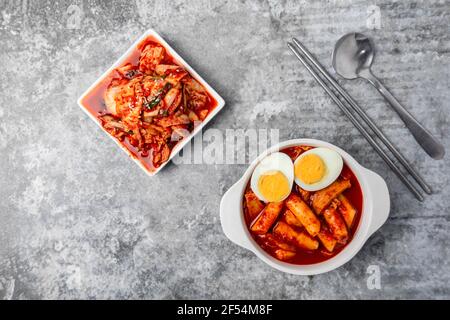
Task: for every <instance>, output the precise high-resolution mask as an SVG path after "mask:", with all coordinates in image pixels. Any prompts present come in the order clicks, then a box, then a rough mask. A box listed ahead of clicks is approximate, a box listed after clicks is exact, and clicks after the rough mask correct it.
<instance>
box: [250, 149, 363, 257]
mask: <svg viewBox="0 0 450 320" xmlns="http://www.w3.org/2000/svg"><path fill="white" fill-rule="evenodd" d="M302 147H303V146H302ZM308 149H312V148H311V147H309V146H306V148H305V150H303V151H301V152H300V153H299V152H298V148H296V147H289V148H285V149H282V150H280V152H283V153H286V154H287V155H288V156H290V157H291V158H292V159H293V161H294V160H295V159H296V158H297V157H298V156H299V155H300V154H301V153H303V152H304V151H306V150H308ZM339 178H344V179H348V180H350V183H351V187H350V188H348V189H347V190H345V191H344V192H343V195H345V196H346V197H347V199H348V200H349V201H350V202H351V204H352V205H353V207H354V208H355V209H356V211H357V212H356V215H355V217H354V219H353V223H352V227H351V228H350V229H349V230H348V235H349V237H348V241H347V243H346V244H339V243H337V244H336V247H335V248H334V250H333V252H329V251H327V250H326V249H325V248H324V247H323V245H322V243H320V241H319V244H320V245H319V249H317V250H313V251H308V250H304V249H298V250H297V251H296V255H295V256H294V257H293V258H292V259H290V260H288V261H284V262H287V263H292V264H297V265H307V264H314V263H319V262H322V261H325V260H328V259H330V258H332V257H334V256H336V255H337V254H338V253H339V252H341V251H342V250H343V249H344V248H345V247H346V246H347V245H348V244H349V243H350V242H351V240H352V239H353V237H354V235H355V232H356V230H357V229H358V226H359V222H360V220H361V212H362V210H363V195H362V190H361V186H360V184H359V182H358V180H357V179H356V176H355V174H354V173H353V172H352V171H351V170H350V168H349V167H348V166H347V164H345V163H344V167H343V168H342V172H341V175H340V176H339ZM249 190H251V188H250V181H249V182H248V184H247V187H246V190H245V192H247V191H249ZM291 193H294V194H296V195H298V196H299V197H301V195H300V194H299V193H298V191H297V187H296V184H295V182H294V185H293V187H292V191H291ZM243 208H244V217H245V221H246V224H247V228H248V229H249V232H250V234H251V235H252V237H253V239H254V240H255V241H256V243H258V245H259V246H260V247H261V248H262V249H263V250H264V251H266V252H267V253H269V254H270V255H271V256H272V257H274V258H275V259H277V257H276V256H275V254H274V251H275V249H274V248H273V247H269V246H265V245H264V242H263V241H262V240H261V239H260V238H258V236H257V235H254V234H253V233H252V232H251V230H250V225H251V223H252V222H253V221H250V220H249V217H248V214H247V208H246V205H245V199H244V200H243ZM283 211H284V210H282V211H281V213H280V215H279V217H278V220H279V219H280V218H281V216H282V213H283ZM318 218H319V220H321V221H320V222H321V223H325V222H324V221H323V220H322V217H320V216H318ZM278 220H277V221H278ZM276 223H277V222H275V223H274V224H273V226H275V225H276ZM291 227H292V226H291ZM293 228H294V229H297V230H300V229H299V228H296V227H293ZM271 231H272V229H271V230H269V233H270V232H271ZM317 240H318V239H317ZM277 260H278V259H277Z"/></svg>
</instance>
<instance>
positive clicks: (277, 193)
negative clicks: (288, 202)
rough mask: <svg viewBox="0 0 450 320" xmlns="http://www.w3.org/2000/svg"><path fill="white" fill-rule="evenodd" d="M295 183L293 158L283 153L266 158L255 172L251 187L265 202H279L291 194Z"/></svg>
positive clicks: (275, 153) (276, 153)
mask: <svg viewBox="0 0 450 320" xmlns="http://www.w3.org/2000/svg"><path fill="white" fill-rule="evenodd" d="M293 183H294V165H293V163H292V160H291V158H290V157H289V156H288V155H287V154H285V153H281V152H274V153H271V154H270V155H268V156H267V157H265V158H264V159H263V160H261V162H260V163H259V164H258V165H257V166H256V168H255V170H254V171H253V175H252V179H251V181H250V187H251V188H252V190H253V192H254V193H255V194H256V196H257V197H258V198H259V199H260V200H262V201H264V202H279V201H282V200H284V199H286V198H287V197H288V196H289V194H290V193H291V189H292V184H293Z"/></svg>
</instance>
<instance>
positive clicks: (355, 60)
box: [332, 33, 375, 80]
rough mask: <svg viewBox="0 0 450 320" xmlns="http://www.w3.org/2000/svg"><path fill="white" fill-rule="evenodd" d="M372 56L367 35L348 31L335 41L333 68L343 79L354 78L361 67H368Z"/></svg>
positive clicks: (372, 52)
mask: <svg viewBox="0 0 450 320" xmlns="http://www.w3.org/2000/svg"><path fill="white" fill-rule="evenodd" d="M374 56H375V51H374V49H373V45H372V42H371V40H370V39H369V38H368V37H366V36H365V35H363V34H361V33H349V34H346V35H345V36H343V37H342V38H340V39H339V40H338V42H337V43H336V46H335V48H334V51H333V57H332V60H333V68H334V70H335V71H336V73H338V74H339V75H340V76H342V77H343V78H345V79H349V80H351V79H356V78H359V71H360V70H361V69H370V66H371V65H372V62H373V58H374Z"/></svg>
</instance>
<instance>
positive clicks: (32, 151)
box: [0, 0, 450, 299]
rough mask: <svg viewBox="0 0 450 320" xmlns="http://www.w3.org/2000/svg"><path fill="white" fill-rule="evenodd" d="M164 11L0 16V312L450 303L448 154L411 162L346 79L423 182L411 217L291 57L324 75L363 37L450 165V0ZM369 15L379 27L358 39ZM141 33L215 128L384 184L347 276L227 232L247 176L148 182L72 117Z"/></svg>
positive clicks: (177, 174) (360, 90) (80, 5)
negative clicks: (227, 210)
mask: <svg viewBox="0 0 450 320" xmlns="http://www.w3.org/2000/svg"><path fill="white" fill-rule="evenodd" d="M170 3H172V4H170V5H169V2H167V1H162V0H160V1H156V2H148V3H147V2H145V1H141V0H137V1H111V2H110V1H108V2H107V1H104V2H103V1H88V2H81V1H58V2H55V3H54V2H53V1H33V2H32V1H26V0H22V1H5V0H1V1H0V11H1V16H0V41H1V48H0V63H1V72H0V86H1V95H0V154H1V158H0V159H1V160H0V161H1V162H0V177H1V178H0V200H1V201H0V224H1V227H0V297H2V298H5V299H11V298H12V299H28V298H46V299H54V298H63V299H69V298H169V299H173V298H268V299H271V298H282V299H284V298H301V299H310V298H317V299H323V298H370V299H372V298H450V268H449V240H450V236H449V227H450V222H449V213H450V212H449V211H450V201H449V193H450V192H449V191H450V187H449V182H450V181H449V177H450V168H449V166H448V159H449V157H448V155H447V156H446V158H445V159H444V160H442V161H434V160H432V159H430V158H429V157H428V156H427V155H426V154H425V153H424V152H423V151H421V149H420V148H419V147H418V145H417V144H416V143H415V141H414V140H413V138H412V137H411V135H410V134H409V133H408V131H407V130H406V129H405V128H404V126H403V124H402V123H401V122H400V120H399V118H398V117H397V116H396V115H395V114H394V113H393V111H391V110H390V109H389V108H388V106H387V105H386V104H385V103H384V101H383V99H382V98H381V97H380V96H379V95H378V94H377V93H376V91H375V89H373V88H372V87H371V86H370V85H369V84H368V83H365V82H363V81H354V82H351V83H350V82H342V83H343V84H344V86H345V87H346V88H348V90H349V91H350V92H351V93H352V94H353V95H354V96H355V98H356V99H357V100H358V101H359V102H361V104H362V105H364V106H365V107H366V108H367V110H368V111H369V113H370V115H371V116H372V117H373V118H374V119H375V120H376V122H377V123H379V124H380V126H381V127H382V128H383V130H384V131H385V132H386V134H387V135H388V136H389V137H391V139H392V140H393V141H394V142H395V144H396V145H397V146H398V147H399V148H400V149H401V151H402V152H403V153H404V154H405V155H406V156H407V158H408V159H409V160H410V161H411V162H412V163H413V165H414V166H415V167H416V168H417V169H418V170H420V172H421V173H422V174H423V175H424V176H425V177H426V178H427V180H428V182H429V183H430V184H432V185H433V187H434V189H435V191H436V192H435V194H434V195H432V196H429V197H428V198H427V199H426V201H425V202H424V203H419V202H417V201H416V200H415V199H414V198H413V196H412V195H411V194H410V193H409V192H408V191H407V190H406V188H405V187H404V186H403V185H402V184H401V183H400V181H399V180H398V179H397V178H396V176H395V175H394V174H393V173H392V172H391V171H390V170H388V167H387V166H386V165H385V164H384V162H383V161H382V160H381V159H380V157H379V156H378V155H377V154H376V153H375V152H374V151H373V150H372V149H371V147H370V146H369V145H368V144H367V143H366V141H365V140H364V139H363V138H362V137H361V136H360V135H359V133H358V132H357V131H356V129H354V128H353V127H352V125H351V124H350V123H349V122H348V121H347V120H346V118H345V117H344V116H343V115H342V114H341V112H340V111H339V109H338V108H337V107H336V106H335V105H334V104H333V103H332V102H331V100H330V99H329V98H328V97H327V96H326V95H325V93H324V92H323V90H322V89H321V88H319V87H318V86H317V85H316V84H315V83H314V82H313V80H312V78H311V76H310V75H309V74H307V72H306V71H305V70H304V69H303V68H302V66H301V65H300V64H299V63H298V62H297V61H296V60H295V58H294V57H293V56H292V55H291V53H290V52H289V51H288V49H287V47H286V41H287V40H288V39H289V38H290V37H291V36H297V37H299V39H301V40H303V41H304V42H305V44H306V45H307V46H308V47H309V48H310V50H311V51H313V52H314V53H316V54H317V56H318V58H319V59H320V60H321V61H322V62H323V63H324V64H325V65H327V66H328V65H329V63H330V54H331V50H332V47H333V45H334V43H335V41H336V40H337V39H338V38H339V37H340V36H341V35H343V34H345V33H347V32H350V31H362V32H364V33H366V34H368V35H370V36H372V37H373V38H374V40H375V42H376V47H377V50H378V53H377V57H376V61H375V66H374V73H375V74H377V75H379V76H380V77H381V78H382V79H383V80H384V82H385V84H386V85H387V86H388V87H389V88H391V90H392V91H393V93H394V94H395V95H396V96H397V97H399V99H400V100H401V101H402V102H403V103H404V104H405V106H407V107H408V109H409V110H411V112H412V113H413V114H414V115H415V116H416V117H417V118H418V119H419V120H420V121H421V122H422V123H424V124H425V126H426V127H428V128H430V130H431V131H432V132H433V133H434V134H435V135H436V136H437V137H438V138H440V139H441V141H443V143H444V144H445V146H446V148H447V151H449V150H450V140H449V114H450V108H449V100H450V96H449V92H450V83H449V76H450V68H449V62H450V32H449V24H450V2H449V1H436V0H433V1H384V0H383V1H369V2H366V1H349V0H348V1H347V0H345V1H293V0H292V1H275V0H270V1H214V2H211V3H209V2H208V1H206V0H205V1H186V2H182V1H170ZM372 4H376V5H378V6H379V7H380V9H381V28H380V29H379V30H369V29H368V28H367V26H366V20H367V16H368V8H369V6H370V5H372ZM78 17H79V18H80V19H78ZM78 22H80V23H78ZM150 27H152V28H155V29H156V30H158V31H159V32H161V34H162V35H163V36H164V37H165V38H166V39H167V40H168V41H169V42H170V43H171V44H172V45H173V46H174V47H175V48H176V49H177V50H178V51H179V53H180V54H181V55H182V56H183V57H185V58H186V59H187V61H189V62H190V63H191V64H192V66H193V67H194V68H196V69H197V70H198V72H199V73H200V74H202V75H203V76H204V77H205V79H206V80H207V81H209V82H210V83H211V85H212V86H213V87H215V88H216V89H217V91H218V92H219V93H220V94H221V95H222V96H223V97H224V98H225V100H226V102H227V105H226V107H225V108H224V110H223V111H222V112H221V113H219V115H218V116H217V117H216V118H215V119H214V120H213V121H212V122H211V123H210V124H209V125H208V128H217V129H220V130H223V131H225V129H228V128H235V129H238V128H243V129H246V128H274V129H280V139H282V140H285V139H289V138H297V137H312V138H318V139H323V140H327V141H330V142H332V143H334V144H336V145H338V146H340V147H342V148H344V149H345V150H347V151H348V152H350V153H351V154H352V155H353V156H354V157H355V158H356V159H357V160H358V161H360V162H361V164H362V165H364V166H366V167H368V168H370V169H372V170H374V171H376V172H378V173H379V174H381V175H382V176H383V177H384V178H385V179H386V181H387V183H388V186H389V188H390V193H391V197H392V211H391V215H390V218H389V220H388V222H387V223H386V224H385V225H384V226H383V228H382V229H381V230H380V231H379V232H377V233H376V234H375V235H374V236H373V237H372V238H371V239H370V240H369V241H368V242H367V244H366V245H365V246H364V248H363V249H362V250H361V252H360V253H359V254H358V255H357V256H356V257H355V258H354V259H353V260H352V261H351V262H349V263H348V264H346V265H345V266H343V267H341V268H339V269H338V270H335V271H333V272H330V273H327V274H324V275H320V276H311V277H300V276H293V275H288V274H283V273H281V272H278V271H276V270H273V269H271V268H270V267H268V266H267V265H265V264H264V263H262V262H261V261H259V260H258V259H257V258H256V257H255V256H254V255H253V254H252V253H250V252H248V251H246V250H244V249H242V248H240V247H238V246H236V245H234V244H233V243H231V242H230V241H228V240H227V239H226V238H225V236H224V235H223V233H222V231H221V227H220V223H219V219H218V216H219V201H220V199H221V196H222V194H223V193H224V192H225V191H226V190H227V189H228V188H229V187H230V186H231V185H232V184H233V183H234V182H235V181H236V180H237V179H238V178H239V177H240V176H241V175H242V173H243V172H244V170H245V168H246V166H245V165H190V166H187V165H185V166H175V165H173V164H172V165H169V166H167V167H166V168H165V169H164V170H163V171H162V172H161V173H160V174H158V175H157V176H156V177H154V178H149V177H147V176H146V175H145V173H144V172H143V171H141V170H140V169H139V167H138V166H136V165H135V164H133V163H132V162H131V161H129V160H128V158H127V157H126V156H125V155H124V154H123V153H122V151H120V150H119V149H118V148H117V147H116V146H115V144H114V143H113V141H112V140H110V139H109V138H108V137H107V136H106V135H105V134H104V133H103V132H102V131H101V130H100V129H99V128H98V127H97V126H96V124H94V123H93V122H92V121H91V120H90V119H89V118H88V117H87V116H86V115H85V114H84V113H83V112H82V111H81V110H80V108H79V107H78V106H77V104H76V100H77V98H78V97H79V96H80V95H81V93H82V92H83V91H84V90H86V88H87V87H88V86H89V85H90V84H91V83H92V82H93V81H94V80H95V79H96V78H97V77H98V76H100V75H101V74H102V73H103V72H104V71H105V70H106V69H107V68H108V67H109V66H110V65H111V64H112V63H113V62H114V61H115V60H116V59H117V58H118V57H119V56H120V55H121V54H122V53H123V52H124V51H125V50H126V49H127V48H128V47H129V46H130V44H131V43H132V42H133V41H134V40H135V39H136V38H137V37H138V36H139V35H141V34H142V33H143V32H144V31H145V30H146V29H148V28H150ZM242 152H244V151H242ZM449 152H450V151H449ZM370 265H377V266H379V268H380V270H381V289H380V290H369V289H368V288H367V284H366V282H367V277H368V274H367V268H368V266H370Z"/></svg>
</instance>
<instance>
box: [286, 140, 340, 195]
mask: <svg viewBox="0 0 450 320" xmlns="http://www.w3.org/2000/svg"><path fill="white" fill-rule="evenodd" d="M343 165H344V162H343V160H342V157H341V155H340V154H339V153H337V152H336V151H334V150H331V149H328V148H314V149H311V150H308V151H306V152H304V153H302V154H301V155H300V156H299V157H298V158H297V159H295V162H294V176H295V183H296V184H297V185H298V186H299V187H301V188H302V189H304V190H307V191H317V190H320V189H323V188H326V187H328V186H329V185H330V184H332V183H333V182H334V181H335V180H336V179H337V178H338V177H339V175H340V174H341V171H342V167H343Z"/></svg>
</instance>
